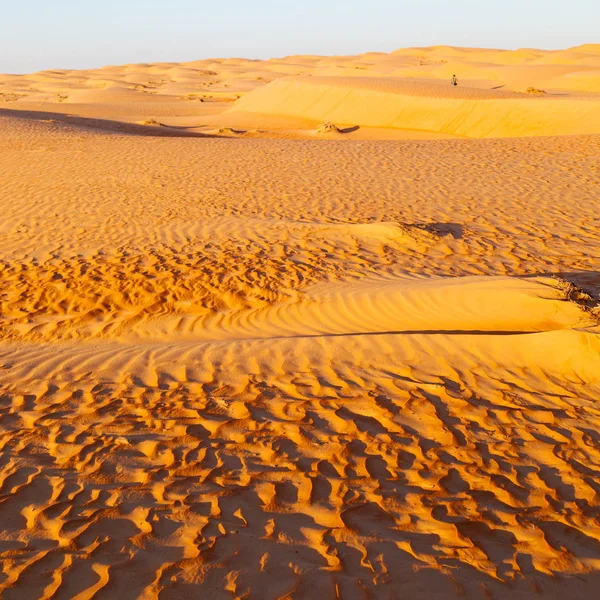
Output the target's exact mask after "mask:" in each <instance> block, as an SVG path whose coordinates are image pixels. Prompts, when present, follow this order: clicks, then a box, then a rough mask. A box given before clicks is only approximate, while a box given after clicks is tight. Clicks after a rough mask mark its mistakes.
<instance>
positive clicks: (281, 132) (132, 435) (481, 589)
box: [0, 45, 600, 600]
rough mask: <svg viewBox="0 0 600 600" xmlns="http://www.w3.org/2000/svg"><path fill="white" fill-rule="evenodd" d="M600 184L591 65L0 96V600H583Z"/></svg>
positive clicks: (581, 56) (55, 79)
mask: <svg viewBox="0 0 600 600" xmlns="http://www.w3.org/2000/svg"><path fill="white" fill-rule="evenodd" d="M454 74H456V75H457V77H458V82H459V85H458V86H456V87H453V86H451V85H450V79H451V77H452V75H454ZM599 156H600V46H598V45H585V46H580V47H577V48H571V49H568V50H562V51H543V50H533V49H524V50H518V51H501V50H485V49H466V48H453V47H435V48H411V49H404V50H398V51H397V52H393V53H391V54H382V53H367V54H362V55H359V56H339V57H319V56H295V57H287V58H282V59H273V60H270V61H252V60H244V59H214V60H212V59H211V60H202V61H196V62H192V63H181V64H174V63H160V64H144V65H125V66H111V67H106V68H103V69H96V70H89V71H64V70H55V71H43V72H39V73H34V74H27V75H0V181H1V183H2V185H1V187H0V198H1V199H2V202H1V204H0V206H1V208H2V212H3V214H2V219H1V221H0V239H1V243H0V276H1V281H2V286H1V290H0V401H1V412H0V415H1V420H0V447H1V448H2V464H1V466H0V509H1V510H0V521H1V524H2V527H1V529H0V553H1V556H2V570H1V572H2V576H1V578H0V596H1V597H2V598H3V599H6V600H13V599H14V600H16V599H19V600H21V599H24V598H25V599H29V598H46V599H50V598H52V599H54V600H59V599H65V600H66V599H77V600H84V599H85V600H91V599H92V598H93V599H94V600H100V599H107V598H123V599H129V598H140V599H144V600H150V599H155V598H156V599H160V600H165V599H173V600H175V599H186V598H190V599H191V598H194V599H195V598H240V599H242V598H258V599H261V600H262V599H273V600H275V599H283V598H310V599H313V600H314V599H317V598H361V599H362V598H405V597H411V595H412V597H414V598H454V597H457V598H459V597H466V598H507V597H510V598H515V599H517V598H566V597H572V598H593V597H595V594H596V593H597V590H598V585H600V575H599V574H598V573H599V572H600V524H599V521H598V504H599V503H598V494H599V493H600V447H599V440H600V411H599V409H598V406H597V405H596V404H597V401H598V399H599V398H600V327H599V326H598V322H599V320H598V319H599V317H600V310H599V309H598V306H597V301H598V294H599V292H600V269H599V266H598V265H599V264H600V262H599V261H600V220H599V218H598V194H599V188H600V185H599V184H600V163H599V160H598V158H599Z"/></svg>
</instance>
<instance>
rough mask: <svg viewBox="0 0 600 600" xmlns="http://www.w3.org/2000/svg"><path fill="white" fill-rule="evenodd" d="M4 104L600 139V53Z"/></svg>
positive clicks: (227, 132) (174, 120) (64, 87)
mask: <svg viewBox="0 0 600 600" xmlns="http://www.w3.org/2000/svg"><path fill="white" fill-rule="evenodd" d="M453 75H457V76H458V78H459V86H458V87H456V88H454V87H452V86H450V85H449V83H450V78H451V77H452V76H453ZM0 106H5V107H10V108H12V109H17V110H24V111H32V110H33V111H45V112H53V113H55V114H56V115H64V114H66V115H70V116H71V120H73V119H76V120H77V118H78V119H79V121H80V120H81V117H84V118H86V119H89V121H88V122H87V124H88V125H91V124H92V120H94V121H95V125H96V126H100V127H104V128H107V127H110V128H112V129H114V128H116V127H117V126H116V124H115V122H117V123H123V122H124V123H128V124H133V125H137V126H138V127H139V126H146V127H147V126H153V129H158V127H157V126H162V127H163V128H168V129H169V130H170V133H172V134H185V133H186V132H187V133H189V132H193V133H204V134H209V135H211V134H212V135H214V134H216V135H220V136H226V137H284V138H313V137H315V136H316V135H319V133H320V132H322V130H323V128H322V125H323V121H332V125H335V126H337V129H333V128H332V129H330V130H329V132H328V134H326V136H325V137H327V135H329V137H331V136H335V135H338V134H343V135H344V137H346V138H348V139H423V138H425V139H427V138H430V137H436V138H452V137H456V136H458V137H475V138H480V137H515V136H531V135H538V136H543V135H564V134H589V133H600V116H599V115H600V45H598V44H596V45H594V44H586V45H583V46H577V47H574V48H569V49H566V50H554V51H548V50H533V49H521V50H513V51H511V50H492V49H483V48H480V49H478V48H455V47H449V46H435V47H431V48H405V49H401V50H397V51H396V52H392V53H390V54H386V53H382V52H369V53H365V54H359V55H357V56H334V57H327V56H288V57H284V58H276V59H271V60H249V59H241V58H239V59H238V58H235V59H231V58H230V59H206V60H198V61H192V62H186V63H154V64H129V65H122V66H106V67H104V68H101V69H89V70H80V71H70V70H64V69H54V70H47V71H40V72H38V73H30V74H25V75H0ZM101 121H104V123H102V122H101ZM121 129H123V126H122V125H121ZM159 135H165V133H164V132H163V133H162V134H159ZM321 137H323V136H321Z"/></svg>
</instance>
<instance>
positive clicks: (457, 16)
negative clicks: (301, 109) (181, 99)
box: [0, 0, 600, 73]
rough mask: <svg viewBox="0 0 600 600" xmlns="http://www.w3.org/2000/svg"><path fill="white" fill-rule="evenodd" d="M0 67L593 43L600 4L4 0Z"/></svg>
mask: <svg viewBox="0 0 600 600" xmlns="http://www.w3.org/2000/svg"><path fill="white" fill-rule="evenodd" d="M4 2H6V5H5V6H3V7H2V9H1V12H0V14H1V18H0V72H9V73H23V72H29V71H35V70H38V69H45V68H92V67H100V66H103V65H107V64H121V63H125V62H152V61H179V60H196V59H200V58H208V57H232V56H243V57H248V58H269V57H278V56H284V55H288V54H298V53H314V54H356V53H359V52H366V51H390V50H394V49H396V48H400V47H404V46H428V45H432V44H451V45H463V46H484V47H502V48H519V47H538V48H564V47H568V46H573V45H577V44H582V43H593V42H595V43H598V42H600V34H599V32H600V0H454V1H448V0H298V1H289V0H168V1H167V0H102V1H98V0H20V1H18V0H4V1H3V4H4Z"/></svg>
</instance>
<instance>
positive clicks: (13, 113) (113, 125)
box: [0, 108, 221, 138]
mask: <svg viewBox="0 0 600 600" xmlns="http://www.w3.org/2000/svg"><path fill="white" fill-rule="evenodd" d="M0 117H12V118H14V119H26V120H29V121H50V122H56V123H63V124H65V125H70V126H72V127H86V128H88V129H100V130H102V131H107V132H112V133H120V134H126V135H139V136H145V137H193V138H214V137H221V136H216V135H212V134H205V133H197V132H193V131H186V130H182V129H180V128H178V127H169V126H167V125H162V126H158V127H157V126H149V125H137V124H135V123H126V122H124V121H113V120H110V119H95V118H90V117H81V116H77V115H70V114H64V113H56V112H46V111H38V110H14V109H5V108H0Z"/></svg>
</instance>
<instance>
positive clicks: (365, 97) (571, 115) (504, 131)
mask: <svg viewBox="0 0 600 600" xmlns="http://www.w3.org/2000/svg"><path fill="white" fill-rule="evenodd" d="M233 110H234V111H244V112H248V113H267V114H273V115H282V116H289V117H298V118H303V119H309V120H314V121H332V122H335V123H344V124H350V123H352V124H354V125H360V126H367V127H382V128H395V129H417V130H423V131H432V132H439V133H447V134H454V135H461V136H465V137H518V136H530V135H565V134H571V135H573V134H581V133H600V97H598V98H597V99H596V98H572V97H568V98H564V97H548V96H546V95H544V96H543V97H536V95H535V94H516V93H502V92H500V91H493V90H481V89H477V88H464V87H463V88H454V87H452V86H450V85H448V84H446V85H440V84H437V83H415V82H414V81H407V80H397V79H391V78H363V77H360V78H359V77H355V78H345V77H344V78H342V77H309V76H303V77H297V78H285V79H279V80H277V81H274V82H273V83H270V84H269V85H268V86H266V87H264V88H262V89H261V90H256V91H254V92H251V93H250V94H248V95H247V96H245V97H244V98H243V99H242V100H240V101H239V102H238V103H237V104H236V105H235V108H234V109H233Z"/></svg>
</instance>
